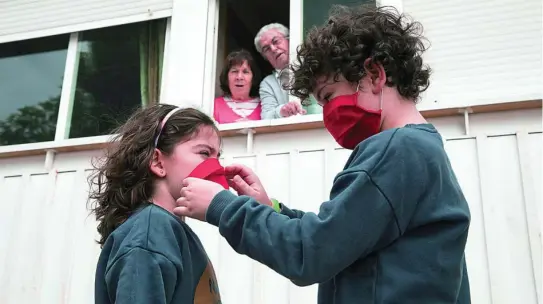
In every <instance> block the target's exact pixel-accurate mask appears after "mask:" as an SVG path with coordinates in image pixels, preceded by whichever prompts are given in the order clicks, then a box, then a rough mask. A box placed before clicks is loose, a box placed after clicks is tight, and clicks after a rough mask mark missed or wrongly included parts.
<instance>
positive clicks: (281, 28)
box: [255, 23, 289, 54]
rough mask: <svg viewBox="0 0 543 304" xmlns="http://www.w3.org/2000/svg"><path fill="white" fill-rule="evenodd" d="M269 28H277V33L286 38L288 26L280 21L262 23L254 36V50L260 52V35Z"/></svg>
mask: <svg viewBox="0 0 543 304" xmlns="http://www.w3.org/2000/svg"><path fill="white" fill-rule="evenodd" d="M269 30H277V31H278V32H279V33H281V34H283V36H284V37H285V38H286V39H288V33H289V32H288V28H287V27H286V26H284V25H282V24H280V23H270V24H268V25H264V26H263V27H262V28H261V29H260V30H259V31H258V33H257V34H256V37H255V47H256V50H257V51H258V52H259V53H260V54H262V47H261V46H260V39H262V36H263V35H264V33H266V32H267V31H269Z"/></svg>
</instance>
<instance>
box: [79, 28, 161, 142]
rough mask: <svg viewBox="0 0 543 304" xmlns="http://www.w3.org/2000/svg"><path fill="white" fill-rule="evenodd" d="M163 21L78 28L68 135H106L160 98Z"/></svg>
mask: <svg viewBox="0 0 543 304" xmlns="http://www.w3.org/2000/svg"><path fill="white" fill-rule="evenodd" d="M165 32H166V21H165V20H154V21H149V22H140V23H133V24H127V25H121V26H116V27H110V28H103V29H97V30H92V31H86V32H83V33H80V36H79V45H78V48H79V66H78V70H77V80H76V89H75V93H74V103H73V110H72V116H71V117H72V119H71V124H70V129H69V137H70V138H76V137H84V136H97V135H104V134H108V133H110V132H111V131H113V130H114V129H115V128H116V127H118V126H119V124H121V123H123V122H124V121H125V120H126V119H127V118H128V116H130V114H131V113H132V112H133V111H134V110H135V109H137V108H138V107H140V106H145V105H147V104H152V103H156V102H157V100H158V97H159V93H160V92H159V89H160V75H161V70H162V57H163V53H164V35H165Z"/></svg>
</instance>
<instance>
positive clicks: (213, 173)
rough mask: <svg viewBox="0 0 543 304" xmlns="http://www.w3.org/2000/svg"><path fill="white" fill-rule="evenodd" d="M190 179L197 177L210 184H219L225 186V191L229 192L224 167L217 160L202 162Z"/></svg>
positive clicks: (193, 171)
mask: <svg viewBox="0 0 543 304" xmlns="http://www.w3.org/2000/svg"><path fill="white" fill-rule="evenodd" d="M188 177H196V178H201V179H205V180H208V181H210V182H214V183H217V184H219V185H221V186H223V188H224V189H226V190H228V189H229V188H230V187H229V186H228V182H227V181H226V176H225V174H224V167H223V166H221V164H220V163H219V160H218V159H216V158H208V159H206V160H204V161H203V162H201V163H200V164H199V165H198V166H196V168H194V170H192V172H191V173H190V174H189V176H188Z"/></svg>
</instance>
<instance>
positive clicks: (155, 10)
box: [0, 0, 173, 43]
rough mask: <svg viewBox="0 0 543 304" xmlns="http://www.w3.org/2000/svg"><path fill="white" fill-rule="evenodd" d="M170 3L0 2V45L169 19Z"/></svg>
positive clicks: (103, 0)
mask: <svg viewBox="0 0 543 304" xmlns="http://www.w3.org/2000/svg"><path fill="white" fill-rule="evenodd" d="M172 3H173V0H135V1H131V0H77V1H74V0H41V1H36V0H7V1H0V43H2V42H7V41H16V40H21V39H30V38H36V37H41V36H49V35H56V34H64V33H71V32H77V31H83V30H88V29H91V28H98V27H104V26H113V25H118V24H120V23H128V22H136V21H143V20H146V19H153V18H162V17H166V16H170V15H171V10H172Z"/></svg>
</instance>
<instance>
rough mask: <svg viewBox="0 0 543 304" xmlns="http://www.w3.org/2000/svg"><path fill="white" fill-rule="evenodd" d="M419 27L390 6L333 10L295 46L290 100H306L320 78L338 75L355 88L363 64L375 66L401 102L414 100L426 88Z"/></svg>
mask: <svg viewBox="0 0 543 304" xmlns="http://www.w3.org/2000/svg"><path fill="white" fill-rule="evenodd" d="M422 31H423V29H422V25H421V24H420V23H418V22H414V21H412V20H409V19H408V18H407V17H406V16H405V15H403V14H400V13H398V11H397V10H396V9H395V8H393V7H379V8H376V7H374V6H370V5H360V6H356V7H346V6H340V5H336V6H334V7H333V8H332V10H331V12H330V17H329V19H328V22H327V23H326V24H324V25H323V26H320V27H314V28H312V29H311V30H310V31H309V33H308V35H307V37H306V39H305V41H304V42H303V44H302V45H300V46H299V47H298V50H297V58H296V59H297V63H296V64H295V65H293V66H291V67H290V69H291V71H292V72H293V80H292V82H291V83H290V84H289V85H288V86H287V87H288V89H290V90H291V92H292V94H293V95H294V96H297V97H299V98H300V99H301V100H305V99H307V97H308V96H309V94H311V93H312V92H313V91H314V90H315V88H316V86H317V79H318V78H320V77H323V76H324V77H330V78H332V79H334V80H336V81H337V79H338V76H340V75H341V76H343V77H344V78H345V79H346V80H347V81H349V82H351V83H357V82H359V81H360V79H362V78H363V77H364V76H366V69H365V66H364V62H365V61H366V59H368V58H369V59H370V63H377V64H381V65H382V66H383V68H384V70H385V73H386V76H387V81H386V85H387V86H390V87H395V88H396V89H397V90H398V92H399V93H400V95H401V96H402V97H404V98H406V99H411V100H413V101H417V99H418V98H419V95H420V93H422V92H423V91H425V90H426V89H427V88H428V86H429V85H430V80H429V78H430V72H431V70H430V68H429V67H428V66H426V65H424V64H423V62H422V53H423V52H424V51H426V49H427V46H426V45H425V43H424V42H425V41H426V40H425V38H424V37H423V36H422Z"/></svg>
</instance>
